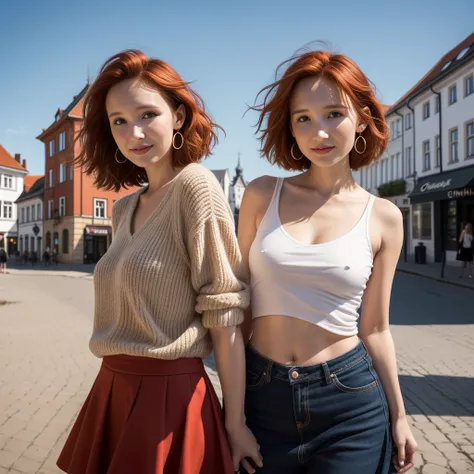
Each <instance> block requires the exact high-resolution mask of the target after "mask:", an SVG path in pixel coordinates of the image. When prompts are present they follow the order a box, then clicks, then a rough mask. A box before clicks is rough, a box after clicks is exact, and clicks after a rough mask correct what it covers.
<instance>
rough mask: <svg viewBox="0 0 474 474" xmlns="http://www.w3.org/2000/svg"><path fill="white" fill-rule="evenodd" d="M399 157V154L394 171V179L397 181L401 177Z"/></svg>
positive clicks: (398, 154)
mask: <svg viewBox="0 0 474 474" xmlns="http://www.w3.org/2000/svg"><path fill="white" fill-rule="evenodd" d="M400 155H401V154H400V153H397V161H396V166H397V171H396V173H395V178H396V179H398V178H400V177H401V176H402V173H401V166H400V165H401V162H400V160H401V158H400Z"/></svg>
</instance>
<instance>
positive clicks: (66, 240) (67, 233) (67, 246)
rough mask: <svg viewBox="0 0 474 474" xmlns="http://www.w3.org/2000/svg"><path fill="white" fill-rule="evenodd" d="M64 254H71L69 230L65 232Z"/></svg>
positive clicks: (62, 246) (62, 247) (62, 248)
mask: <svg viewBox="0 0 474 474" xmlns="http://www.w3.org/2000/svg"><path fill="white" fill-rule="evenodd" d="M61 250H62V253H69V231H68V230H67V229H64V230H63V241H62V245H61Z"/></svg>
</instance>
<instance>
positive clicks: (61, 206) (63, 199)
mask: <svg viewBox="0 0 474 474" xmlns="http://www.w3.org/2000/svg"><path fill="white" fill-rule="evenodd" d="M59 215H60V216H61V217H63V216H65V215H66V197H65V196H62V197H60V198H59Z"/></svg>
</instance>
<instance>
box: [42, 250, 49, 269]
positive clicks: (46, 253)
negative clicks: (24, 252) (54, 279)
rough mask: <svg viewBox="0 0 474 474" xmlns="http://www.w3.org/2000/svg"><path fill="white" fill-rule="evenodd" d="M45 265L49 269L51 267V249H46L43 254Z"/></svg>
mask: <svg viewBox="0 0 474 474" xmlns="http://www.w3.org/2000/svg"><path fill="white" fill-rule="evenodd" d="M43 264H44V266H45V267H49V265H50V255H49V247H46V249H45V250H44V252H43Z"/></svg>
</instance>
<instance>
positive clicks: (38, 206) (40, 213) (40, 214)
mask: <svg viewBox="0 0 474 474" xmlns="http://www.w3.org/2000/svg"><path fill="white" fill-rule="evenodd" d="M36 214H37V219H38V220H39V221H42V220H43V210H42V209H41V203H38V204H36Z"/></svg>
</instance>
